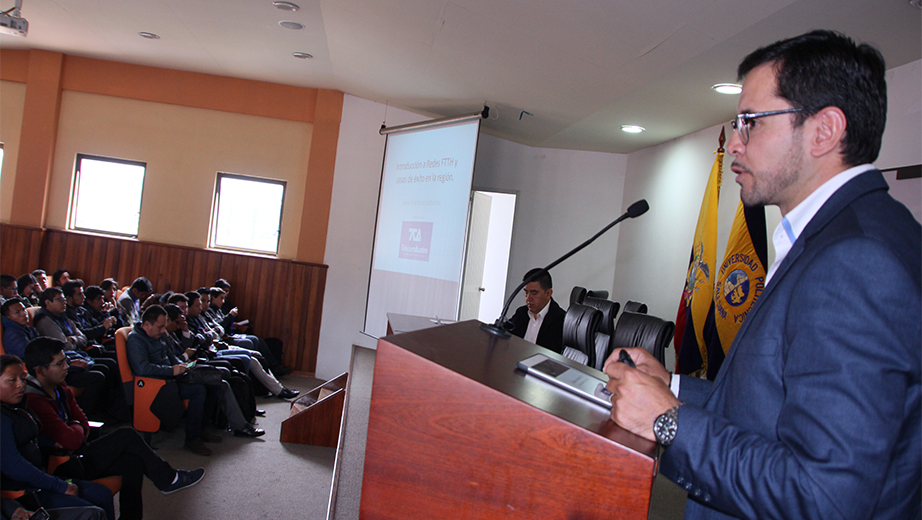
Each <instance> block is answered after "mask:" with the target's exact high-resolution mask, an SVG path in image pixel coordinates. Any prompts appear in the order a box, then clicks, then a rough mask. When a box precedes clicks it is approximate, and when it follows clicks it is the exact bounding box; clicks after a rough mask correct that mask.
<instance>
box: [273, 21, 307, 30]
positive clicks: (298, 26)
mask: <svg viewBox="0 0 922 520" xmlns="http://www.w3.org/2000/svg"><path fill="white" fill-rule="evenodd" d="M279 25H281V26H282V27H284V28H286V29H292V30H295V31H297V30H300V29H303V28H304V26H303V25H301V24H299V23H298V22H292V21H291V20H282V21H281V22H279Z"/></svg>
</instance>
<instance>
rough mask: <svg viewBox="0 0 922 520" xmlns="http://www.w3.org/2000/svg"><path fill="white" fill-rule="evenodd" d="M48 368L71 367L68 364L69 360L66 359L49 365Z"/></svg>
mask: <svg viewBox="0 0 922 520" xmlns="http://www.w3.org/2000/svg"><path fill="white" fill-rule="evenodd" d="M48 366H49V367H59V368H60V367H65V366H70V363H68V362H67V358H64V359H62V360H61V361H58V362H56V363H48Z"/></svg>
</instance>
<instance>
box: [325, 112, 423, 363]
mask: <svg viewBox="0 0 922 520" xmlns="http://www.w3.org/2000/svg"><path fill="white" fill-rule="evenodd" d="M385 113H386V117H387V126H396V125H402V124H406V123H413V122H416V121H421V120H423V119H426V118H425V117H423V116H420V115H417V114H413V113H411V112H406V111H403V110H398V109H395V108H387V107H386V106H385V105H383V104H381V103H375V102H373V101H368V100H366V99H362V98H358V97H355V96H351V95H348V94H346V96H345V98H344V99H343V116H342V121H341V123H340V126H339V143H338V144H337V147H336V166H335V168H334V170H333V196H332V198H331V202H330V224H329V230H328V232H327V244H326V251H325V253H324V260H323V261H324V263H325V264H327V265H328V266H329V270H328V271H327V281H326V289H325V291H324V297H323V317H322V320H321V322H320V345H319V347H318V352H317V377H318V378H321V379H329V378H332V377H335V376H337V375H339V374H341V373H342V372H345V371H347V370H349V360H350V358H351V356H352V345H353V344H357V345H362V346H366V347H371V348H373V347H374V346H375V343H376V342H375V340H373V339H371V338H369V337H367V336H365V335H363V334H361V333H360V332H359V331H360V330H362V329H363V328H364V324H365V299H366V297H367V294H368V275H369V273H370V271H371V252H372V246H373V244H374V237H375V215H376V213H377V208H378V188H379V186H380V183H381V164H382V162H383V161H384V136H383V135H380V134H378V130H379V129H380V127H381V123H382V122H384V121H385Z"/></svg>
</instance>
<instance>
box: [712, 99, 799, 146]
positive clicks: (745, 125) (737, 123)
mask: <svg viewBox="0 0 922 520" xmlns="http://www.w3.org/2000/svg"><path fill="white" fill-rule="evenodd" d="M805 110H810V109H807V108H806V107H801V108H788V109H785V110H772V111H771V112H756V113H754V114H737V115H736V117H735V118H733V119H731V120H730V126H732V127H733V130H735V131H737V132H739V134H740V141H742V142H743V144H749V127H750V126H752V122H753V121H755V120H756V119H758V118H760V117H768V116H777V115H779V114H793V113H795V112H803V111H805Z"/></svg>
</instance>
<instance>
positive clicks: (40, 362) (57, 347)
mask: <svg viewBox="0 0 922 520" xmlns="http://www.w3.org/2000/svg"><path fill="white" fill-rule="evenodd" d="M64 347H65V343H64V342H63V341H61V340H59V339H55V338H49V337H48V336H39V337H37V338H35V339H33V340H32V341H30V342H29V344H28V345H26V350H25V352H24V353H23V357H24V358H25V362H26V370H28V371H29V373H30V374H32V375H33V376H34V375H35V368H36V367H46V366H48V365H49V364H51V361H52V360H53V359H54V357H55V356H57V355H58V352H63V351H64Z"/></svg>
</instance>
